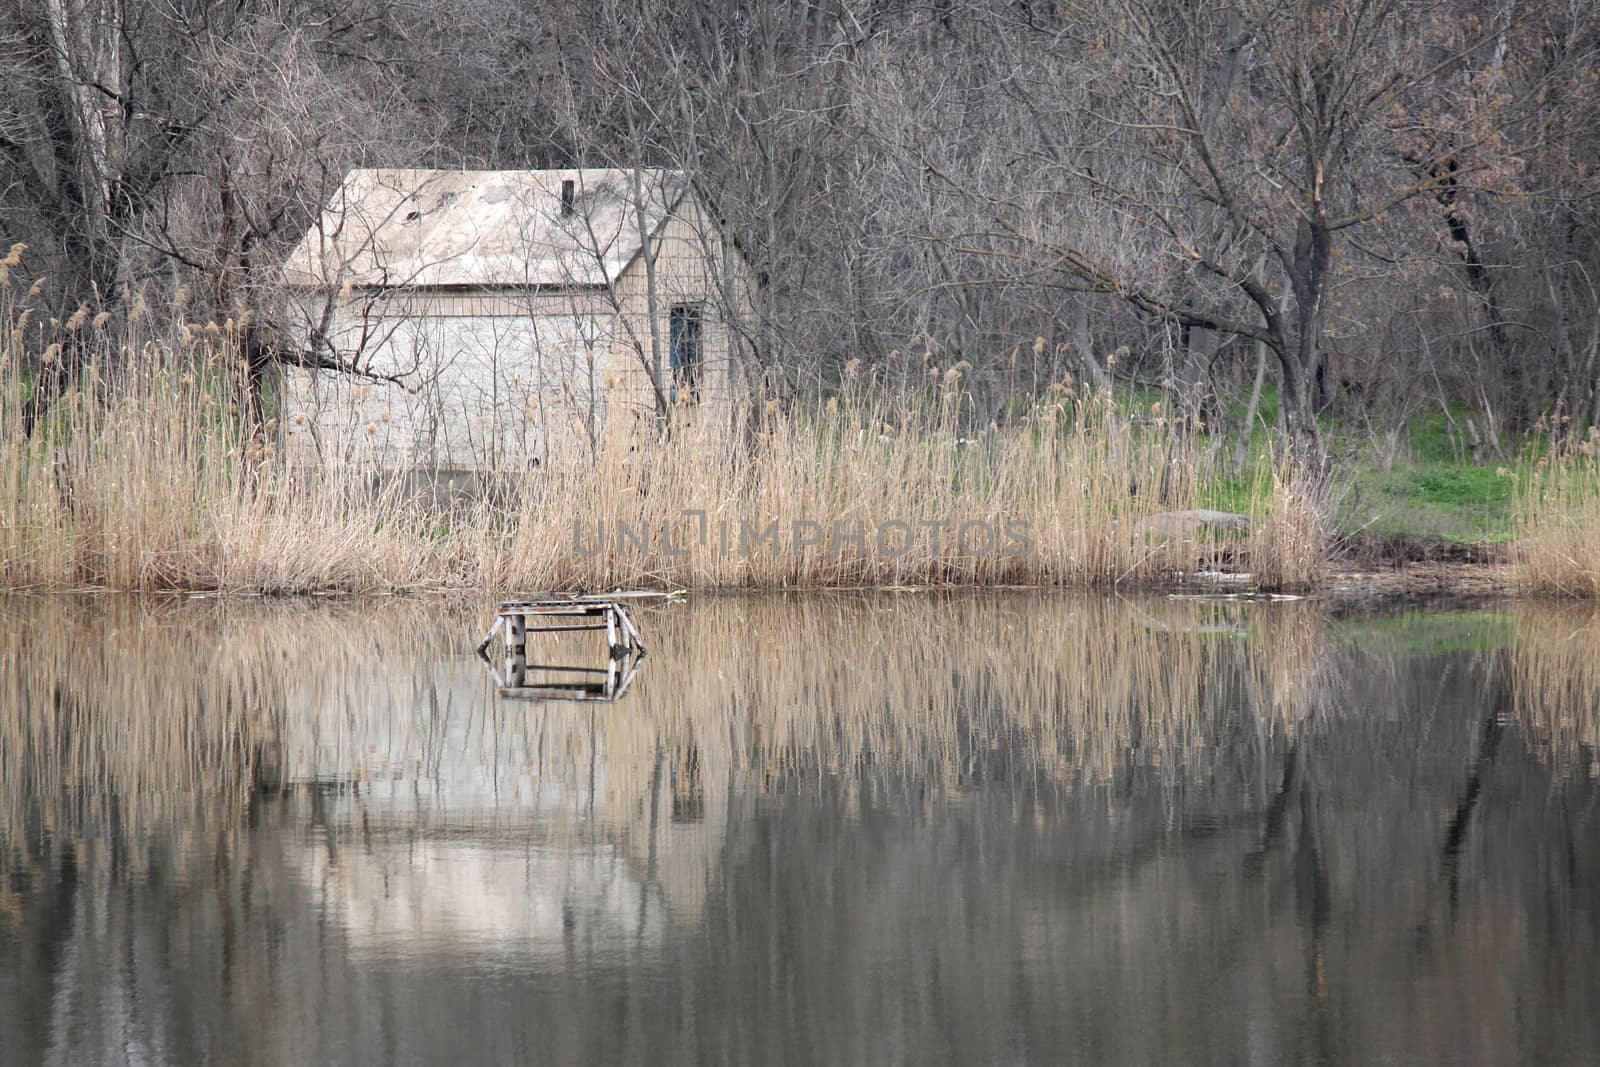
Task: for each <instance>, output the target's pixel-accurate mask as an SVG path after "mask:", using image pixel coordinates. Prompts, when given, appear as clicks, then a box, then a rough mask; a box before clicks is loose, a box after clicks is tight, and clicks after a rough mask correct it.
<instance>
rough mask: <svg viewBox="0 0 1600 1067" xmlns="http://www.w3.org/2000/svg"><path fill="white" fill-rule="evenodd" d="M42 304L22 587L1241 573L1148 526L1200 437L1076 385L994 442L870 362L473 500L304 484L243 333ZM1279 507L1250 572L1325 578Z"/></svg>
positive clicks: (1185, 479)
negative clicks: (42, 407) (832, 380)
mask: <svg viewBox="0 0 1600 1067" xmlns="http://www.w3.org/2000/svg"><path fill="white" fill-rule="evenodd" d="M3 284H4V283H3V280H0V286H3ZM34 295H36V294H22V293H18V292H16V291H15V290H14V289H9V288H8V289H4V291H3V292H0V330H3V337H0V344H3V348H0V588H10V589H25V588H82V587H92V588H113V589H130V590H168V589H218V590H227V591H236V592H313V591H335V590H337V591H379V590H399V589H412V590H414V589H425V588H455V587H471V588H481V589H488V590H496V591H499V590H532V589H551V588H574V587H581V588H590V589H595V588H612V587H615V586H618V585H630V586H631V585H642V584H648V585H666V584H670V585H682V586H690V587H696V588H712V587H717V588H775V587H823V586H859V585H901V584H930V583H981V584H993V583H1019V584H1022V583H1025V584H1066V585H1079V586H1102V587H1110V586H1128V585H1134V586H1137V585H1150V584H1155V583H1162V582H1166V581H1170V580H1172V579H1174V578H1176V577H1179V576H1184V575H1188V574H1192V573H1193V572H1194V571H1195V570H1197V569H1199V568H1201V567H1203V566H1206V565H1208V561H1211V560H1213V559H1214V557H1215V556H1216V554H1217V551H1218V546H1217V545H1215V544H1213V543H1209V542H1208V540H1207V538H1206V537H1205V536H1203V535H1201V536H1193V535H1191V536H1165V535H1159V534H1155V533H1152V532H1151V531H1149V530H1148V529H1147V528H1145V527H1144V526H1143V525H1142V523H1143V520H1145V519H1147V518H1148V517H1149V516H1150V515H1152V514H1154V513H1156V512H1161V511H1168V510H1184V509H1188V508H1192V507H1194V506H1196V503H1197V501H1198V500H1199V499H1200V498H1201V495H1202V490H1203V488H1204V486H1205V484H1206V481H1207V479H1208V478H1209V477H1210V476H1211V475H1210V467H1208V465H1207V461H1206V460H1205V459H1204V457H1203V453H1202V451H1201V448H1200V445H1199V443H1198V442H1197V438H1196V435H1194V434H1184V433H1181V432H1179V431H1178V430H1177V428H1175V427H1174V426H1173V425H1171V424H1170V423H1169V422H1167V421H1166V420H1165V419H1164V418H1163V417H1162V416H1161V413H1160V412H1159V410H1158V411H1155V412H1148V413H1141V414H1140V416H1139V417H1138V419H1134V418H1132V417H1130V416H1129V415H1128V414H1127V413H1126V412H1125V411H1124V410H1123V409H1122V407H1121V406H1119V405H1118V404H1117V403H1116V402H1114V400H1113V399H1112V398H1111V397H1110V396H1107V395H1086V394H1083V393H1080V392H1078V391H1076V390H1075V388H1074V385H1073V383H1072V382H1071V381H1070V379H1068V380H1063V381H1061V382H1058V383H1056V384H1055V385H1054V386H1053V387H1052V388H1051V389H1050V390H1049V392H1048V393H1047V394H1046V395H1045V396H1044V397H1043V398H1042V399H1041V400H1040V401H1038V402H1036V403H1034V404H1033V405H1032V406H1031V407H1030V408H1029V410H1028V411H1027V412H1026V413H1024V414H1022V415H1019V416H1017V417H1015V418H1014V419H1011V420H1009V421H1008V423H1007V424H1006V425H1005V426H999V425H996V424H994V423H992V422H991V423H989V424H988V425H986V426H982V425H980V426H976V427H974V425H973V424H974V421H975V420H974V417H973V413H972V411H971V410H970V398H969V395H968V394H967V393H966V391H965V390H964V388H963V385H962V377H963V373H964V370H965V367H964V365H962V364H957V365H956V366H954V367H950V368H947V369H944V370H942V371H939V372H937V373H935V374H932V375H930V376H929V379H928V385H927V386H926V387H925V388H923V389H920V390H915V391H907V390H905V389H904V388H900V389H895V390H891V389H888V388H885V387H880V386H877V385H875V384H873V383H872V382H871V381H870V380H869V379H868V378H867V376H865V375H861V374H859V373H857V372H856V371H855V369H854V368H852V369H851V371H850V373H848V374H847V375H846V380H845V382H844V386H843V388H842V390H841V391H840V392H839V394H838V395H836V396H833V397H831V398H829V399H828V400H827V401H826V402H825V403H819V404H817V405H815V406H811V407H807V406H804V405H801V406H788V407H785V408H783V409H779V408H778V406H777V405H776V404H775V403H772V402H768V403H767V404H766V405H765V406H764V407H762V406H757V407H755V408H753V409H752V410H750V411H749V412H746V413H744V414H740V413H739V412H730V411H719V412H718V417H714V418H707V417H701V418H697V419H689V418H685V419H681V420H678V422H677V423H676V424H675V425H674V427H673V430H672V432H671V433H670V435H668V436H667V437H666V439H665V440H661V439H657V437H656V435H655V431H654V429H653V427H652V426H650V424H648V423H647V422H645V423H641V424H640V427H639V428H638V429H637V430H636V431H635V432H634V433H633V434H631V435H629V434H621V433H619V434H612V435H608V436H607V437H605V438H604V439H603V440H602V441H601V443H600V444H599V445H598V446H597V448H596V449H595V450H594V451H592V452H590V453H588V454H587V457H586V459H585V460H584V461H582V462H579V463H576V464H574V465H571V466H568V467H566V468H564V469H561V470H550V471H545V470H531V471H527V472H522V473H520V474H516V475H514V476H511V477H508V478H504V479H501V480H500V482H499V486H500V488H501V489H502V490H503V491H501V492H496V493H489V494H485V495H483V496H482V498H481V499H479V500H478V502H477V503H475V504H471V505H463V504H461V503H460V502H454V503H450V502H443V503H441V502H439V501H438V500H437V499H436V498H435V497H430V496H429V495H427V494H424V493H419V492H417V491H416V484H415V482H416V480H415V479H414V478H412V477H408V476H406V475H404V474H401V473H397V472H394V471H392V470H386V469H382V468H379V467H377V466H363V465H361V464H359V463H335V464H329V465H327V466H324V467H320V468H317V469H314V470H313V469H296V468H292V467H290V466H289V465H286V464H285V463H284V462H283V461H282V459H281V457H280V455H279V452H280V446H281V444H282V443H283V440H284V437H285V435H287V434H292V433H295V432H298V430H297V429H296V427H295V425H294V421H293V419H292V417H290V416H292V413H287V412H285V413H280V414H282V415H284V416H286V418H285V422H284V423H283V424H280V423H279V422H278V421H277V420H276V419H272V420H269V421H267V422H266V423H265V425H264V426H263V427H261V428H260V429H259V430H258V431H254V432H251V431H247V430H246V429H245V428H244V427H246V426H247V425H248V420H245V419H243V418H241V417H240V412H241V409H242V408H244V407H245V406H246V403H247V399H248V397H247V392H246V388H245V369H244V367H243V366H242V364H241V362H240V358H239V352H240V338H241V333H242V330H243V328H244V321H243V320H244V318H245V315H244V314H243V313H241V315H240V316H239V318H238V319H237V320H235V319H230V320H228V321H227V322H224V323H220V324H219V323H207V324H198V323H193V322H187V321H184V319H183V308H182V304H181V302H180V303H179V304H177V305H176V306H174V307H172V308H169V309H165V310H164V311H163V312H162V315H161V316H159V317H158V316H156V315H154V314H153V313H151V312H149V311H148V309H145V308H143V306H142V302H141V303H136V304H135V306H134V310H133V312H132V314H131V315H130V316H128V321H127V322H126V323H125V324H124V326H123V327H122V328H119V329H118V330H117V332H116V333H115V334H113V332H112V331H111V330H110V329H109V328H108V326H107V324H106V321H105V317H104V316H102V315H91V314H90V313H89V309H82V310H80V311H79V313H77V314H75V315H73V316H71V317H70V318H68V319H67V320H66V321H65V322H57V321H54V320H52V321H50V322H46V323H40V322H39V321H37V319H36V317H35V315H34V311H33V310H31V308H32V305H31V303H30V299H31V297H32V296H34ZM73 350H75V351H78V352H81V353H83V354H84V359H83V368H84V369H83V371H82V373H81V374H79V375H78V376H77V378H76V380H75V381H74V382H73V383H72V386H71V388H69V389H68V390H67V392H66V394H65V396H64V397H63V398H62V399H61V400H60V401H59V402H58V403H57V404H56V405H55V406H54V408H53V410H52V412H51V414H50V416H49V417H48V419H47V420H46V421H45V423H44V424H43V425H42V426H41V427H40V428H39V429H38V430H37V431H36V432H35V433H34V434H32V435H31V436H27V437H25V436H23V435H22V434H21V433H20V432H19V428H20V426H21V420H22V411H23V404H24V402H25V397H26V396H27V394H28V391H29V389H30V388H31V386H30V381H31V376H32V375H33V373H34V372H35V369H36V368H38V367H39V366H40V365H41V364H42V363H44V364H48V363H49V362H50V361H51V360H59V359H61V358H63V353H64V352H67V351H73ZM269 407H270V405H269ZM724 416H725V417H724ZM508 486H509V487H510V488H507V487H508ZM1257 499H1258V500H1260V501H1261V505H1260V508H1259V514H1257V515H1256V516H1255V518H1256V520H1257V522H1256V533H1255V534H1254V536H1253V539H1252V541H1251V543H1250V544H1249V545H1248V546H1247V547H1246V549H1245V556H1246V557H1247V558H1249V559H1250V560H1251V561H1252V562H1254V563H1259V564H1260V565H1261V566H1262V568H1263V572H1264V575H1265V576H1266V579H1267V580H1268V582H1269V583H1270V585H1272V586H1273V587H1278V588H1283V587H1300V586H1305V585H1307V584H1310V583H1312V582H1313V581H1314V580H1315V578H1316V576H1317V574H1318V573H1319V571H1320V567H1321V540H1320V533H1319V528H1318V527H1317V526H1316V524H1317V522H1319V521H1320V518H1319V517H1318V512H1317V511H1316V510H1315V509H1309V508H1307V507H1304V506H1302V505H1301V503H1300V500H1301V496H1299V495H1297V494H1296V493H1295V492H1294V491H1292V490H1291V488H1290V487H1289V483H1287V482H1275V483H1273V486H1272V487H1271V489H1270V491H1267V492H1263V493H1259V494H1257Z"/></svg>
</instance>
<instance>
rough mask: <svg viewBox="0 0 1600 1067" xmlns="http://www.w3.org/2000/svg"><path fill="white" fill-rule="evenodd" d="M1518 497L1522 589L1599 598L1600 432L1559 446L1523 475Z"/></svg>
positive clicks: (1517, 553)
mask: <svg viewBox="0 0 1600 1067" xmlns="http://www.w3.org/2000/svg"><path fill="white" fill-rule="evenodd" d="M1519 489H1520V491H1519V493H1518V496H1517V506H1516V517H1515V522H1516V529H1517V545H1516V551H1515V560H1516V572H1517V579H1518V582H1519V584H1521V585H1522V586H1523V587H1524V588H1526V589H1528V590H1531V591H1533V592H1539V593H1557V594H1561V595H1564V596H1582V597H1593V596H1600V429H1595V428H1591V429H1590V431H1589V433H1588V436H1587V437H1585V438H1584V439H1582V440H1581V441H1577V442H1566V443H1558V444H1557V445H1556V446H1554V447H1552V448H1551V450H1550V451H1549V453H1548V454H1547V455H1546V456H1545V457H1544V458H1542V459H1541V460H1539V461H1538V462H1537V463H1535V464H1533V465H1532V466H1531V467H1530V468H1529V469H1528V470H1527V471H1526V472H1525V473H1524V475H1523V477H1522V479H1521V484H1520V487H1519Z"/></svg>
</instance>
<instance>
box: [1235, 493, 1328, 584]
mask: <svg viewBox="0 0 1600 1067" xmlns="http://www.w3.org/2000/svg"><path fill="white" fill-rule="evenodd" d="M1265 477H1266V478H1267V479H1268V481H1267V484H1266V485H1265V486H1263V487H1258V489H1257V491H1256V492H1255V493H1254V494H1252V496H1253V499H1255V500H1257V501H1261V502H1262V506H1260V508H1259V511H1260V513H1259V514H1257V515H1255V516H1252V518H1253V527H1254V533H1253V534H1252V536H1251V538H1250V548H1249V551H1250V569H1251V571H1252V572H1253V573H1254V574H1255V577H1256V583H1257V584H1258V585H1259V586H1260V587H1261V588H1262V589H1267V590H1273V591H1285V592H1287V591H1294V590H1306V589H1309V588H1311V587H1313V586H1315V585H1316V584H1317V583H1318V582H1319V581H1321V580H1322V577H1323V573H1324V571H1325V570H1326V564H1327V559H1328V528H1329V522H1328V517H1329V513H1330V510H1331V509H1330V508H1329V506H1328V487H1327V485H1326V483H1325V482H1319V481H1316V480H1313V479H1310V478H1308V477H1306V476H1305V475H1303V474H1301V473H1299V472H1298V471H1296V469H1295V468H1294V467H1293V465H1292V464H1289V463H1283V464H1279V465H1275V466H1273V467H1271V468H1269V469H1268V470H1267V472H1266V474H1265Z"/></svg>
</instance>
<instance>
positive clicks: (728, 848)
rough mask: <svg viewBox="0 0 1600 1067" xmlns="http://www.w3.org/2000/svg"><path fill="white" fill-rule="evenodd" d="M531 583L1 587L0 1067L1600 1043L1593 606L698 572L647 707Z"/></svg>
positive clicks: (657, 614)
mask: <svg viewBox="0 0 1600 1067" xmlns="http://www.w3.org/2000/svg"><path fill="white" fill-rule="evenodd" d="M491 614H492V612H491V611H490V607H489V605H485V604H476V605H460V606H447V605H439V604H428V603H415V602H387V603H377V604H373V603H363V604H355V605H351V604H342V605H334V606H324V605H318V604H308V603H304V602H295V603H266V604H256V603H239V602H233V603H225V602H220V601H217V600H171V601H151V600H138V601H134V600H125V599H109V598H107V599H94V600H82V601H67V600H61V599H13V600H5V601H0V623H3V625H0V1063H5V1064H11V1063H19V1064H32V1063H46V1064H52V1063H53V1064H74V1065H76V1064H94V1063H128V1062H133V1063H163V1064H166V1063H171V1064H190V1063H233V1064H250V1063H262V1064H300V1063H385V1064H387V1063H457V1062H459V1063H524V1062H583V1063H596V1062H616V1061H632V1062H684V1061H696V1062H705V1061H712V1062H727V1063H769V1062H770V1063H789V1062H793V1063H816V1062H823V1063H896V1062H904V1063H925V1062H959V1063H989V1062H1002V1063H1020V1062H1033V1061H1043V1062H1083V1063H1217V1064H1247V1063H1250V1064H1253V1063H1260V1064H1282V1063H1377V1062H1394V1063H1414V1062H1450V1063H1483V1064H1506V1063H1514V1062H1538V1063H1562V1062H1570V1063H1578V1062H1592V1057H1593V1055H1594V1054H1595V1053H1594V1050H1596V1049H1600V1011H1596V1005H1597V1004H1600V922H1597V911H1596V908H1597V904H1600V762H1597V760H1600V750H1597V741H1600V710H1597V709H1600V618H1597V617H1596V616H1594V615H1592V614H1590V613H1589V612H1587V611H1586V610H1578V609H1573V608H1565V607H1558V606H1549V605H1518V606H1510V607H1505V608H1501V609H1497V610H1495V611H1492V612H1484V611H1472V612H1443V613H1428V614H1407V615H1389V616H1384V617H1371V618H1336V617H1332V616H1330V614H1329V613H1328V612H1327V611H1326V610H1324V609H1322V608H1320V607H1319V606H1317V605H1316V604H1314V603H1306V602H1301V603H1217V602H1209V601H1198V600H1183V599H1171V598H1151V599H1135V600H1128V599H1109V598H1083V597H1074V596H1066V595H1060V596H1056V595H1041V594H1004V595H1002V594H988V595H978V594H964V595H931V594H917V595H910V594H901V595H895V594H874V595H865V596H863V595H851V596H842V595H841V596H826V595H824V596H807V597H778V596H771V597H737V598H698V599H692V600H690V601H689V602H687V603H682V604H670V605H669V604H660V603H657V604H651V605H645V606H643V607H641V608H640V609H639V611H638V612H637V615H638V617H639V620H640V623H641V627H642V629H643V630H644V633H645V635H646V637H647V638H648V639H649V640H650V646H651V647H650V654H649V656H648V657H646V659H645V661H644V662H643V664H642V666H641V668H640V671H639V673H638V675H637V677H636V678H635V679H634V681H633V683H632V687H631V689H630V690H629V692H628V693H627V694H626V695H625V697H624V698H623V699H622V700H620V701H619V702H617V703H613V704H593V703H590V704H582V703H525V702H514V701H507V700H504V699H501V698H500V697H499V696H498V695H497V693H496V689H495V682H494V681H493V679H492V678H491V676H490V673H489V669H488V667H487V666H486V665H485V664H484V663H483V662H482V661H480V660H478V659H476V658H475V657H474V656H473V646H474V645H475V644H476V641H477V639H478V637H479V636H480V635H481V632H482V631H483V630H484V629H485V628H486V624H487V622H488V620H489V618H490V615H491ZM590 636H591V635H576V636H563V637H561V638H550V639H548V640H549V641H550V642H552V643H551V644H550V645H548V646H546V645H543V644H535V646H534V649H533V651H534V652H536V653H542V652H544V651H549V652H550V653H551V654H552V656H553V658H556V659H563V660H571V659H572V658H573V657H577V658H579V659H582V658H584V657H585V656H587V657H588V658H589V659H595V658H596V657H598V656H602V655H603V653H602V652H601V651H600V650H599V646H598V645H597V644H596V645H590V644H584V643H581V639H582V638H584V637H590ZM555 642H562V644H560V645H559V646H558V645H557V644H555ZM557 653H559V655H556V654H557ZM535 658H538V656H537V655H536V657H535Z"/></svg>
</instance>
